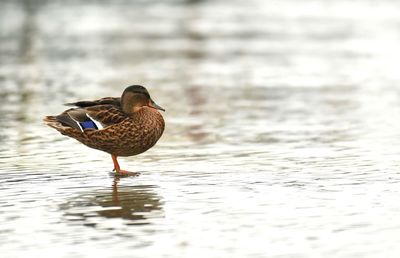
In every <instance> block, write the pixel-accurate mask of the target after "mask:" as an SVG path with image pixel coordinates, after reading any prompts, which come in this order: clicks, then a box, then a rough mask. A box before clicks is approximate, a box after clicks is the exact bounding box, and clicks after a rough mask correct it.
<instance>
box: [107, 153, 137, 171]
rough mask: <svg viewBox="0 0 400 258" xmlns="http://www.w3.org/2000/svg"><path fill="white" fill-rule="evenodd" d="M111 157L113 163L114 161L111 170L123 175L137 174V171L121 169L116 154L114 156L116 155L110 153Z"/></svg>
mask: <svg viewBox="0 0 400 258" xmlns="http://www.w3.org/2000/svg"><path fill="white" fill-rule="evenodd" d="M111 158H112V160H113V163H114V169H113V171H115V173H116V174H120V175H124V176H137V175H139V173H137V172H129V171H126V170H122V169H121V168H120V167H119V164H118V160H117V156H116V155H114V154H111Z"/></svg>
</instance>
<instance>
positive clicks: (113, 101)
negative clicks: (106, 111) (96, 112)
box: [65, 97, 121, 108]
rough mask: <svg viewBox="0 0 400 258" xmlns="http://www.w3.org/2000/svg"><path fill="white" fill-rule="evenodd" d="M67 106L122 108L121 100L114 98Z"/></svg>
mask: <svg viewBox="0 0 400 258" xmlns="http://www.w3.org/2000/svg"><path fill="white" fill-rule="evenodd" d="M65 105H67V106H76V107H81V108H85V107H93V106H98V105H111V106H115V107H121V98H112V97H106V98H101V99H97V100H83V101H77V102H71V103H66V104H65Z"/></svg>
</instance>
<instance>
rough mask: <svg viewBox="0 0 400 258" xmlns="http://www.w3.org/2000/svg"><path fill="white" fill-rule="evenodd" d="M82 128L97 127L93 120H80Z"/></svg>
mask: <svg viewBox="0 0 400 258" xmlns="http://www.w3.org/2000/svg"><path fill="white" fill-rule="evenodd" d="M79 124H80V125H81V126H82V128H83V129H88V128H94V129H98V128H97V126H96V124H95V123H94V122H93V121H90V120H89V121H85V122H80V123H79Z"/></svg>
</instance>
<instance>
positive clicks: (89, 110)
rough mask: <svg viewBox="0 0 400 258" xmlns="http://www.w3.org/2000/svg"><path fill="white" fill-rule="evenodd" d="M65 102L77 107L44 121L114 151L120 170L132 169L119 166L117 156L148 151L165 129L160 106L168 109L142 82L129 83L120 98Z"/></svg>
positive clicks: (115, 164) (117, 170)
mask: <svg viewBox="0 0 400 258" xmlns="http://www.w3.org/2000/svg"><path fill="white" fill-rule="evenodd" d="M66 105H70V106H75V108H70V109H67V110H65V111H64V112H63V113H61V114H60V115H57V116H46V117H45V118H44V119H43V121H44V122H45V124H47V125H48V126H50V127H53V128H55V129H56V130H57V131H59V132H60V133H61V134H63V135H66V136H69V137H71V138H74V139H76V140H78V141H80V142H81V143H83V144H85V145H86V146H89V147H90V148H94V149H98V150H102V151H105V152H107V153H109V154H111V157H112V160H113V163H114V171H116V173H117V174H122V175H128V174H130V173H131V172H129V171H126V170H122V169H121V168H120V166H119V164H118V160H117V157H118V156H124V157H126V156H134V155H138V154H140V153H143V152H145V151H147V150H148V149H150V148H151V147H153V146H154V145H155V144H156V142H157V141H158V139H160V137H161V135H162V134H163V132H164V126H165V123H164V119H163V117H162V115H161V114H160V113H159V112H158V110H162V111H165V110H164V109H163V108H162V107H160V106H159V105H157V104H156V103H155V102H154V101H153V100H152V99H151V97H150V94H149V92H148V91H147V90H146V88H145V87H143V86H140V85H132V86H129V87H127V88H126V89H125V90H124V92H123V93H122V96H121V97H120V98H113V97H105V98H101V99H98V100H94V101H78V102H73V103H68V104H66Z"/></svg>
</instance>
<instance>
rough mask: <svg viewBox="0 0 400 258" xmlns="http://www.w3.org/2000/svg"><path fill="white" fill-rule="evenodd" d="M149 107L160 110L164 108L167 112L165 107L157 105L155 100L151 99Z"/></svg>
mask: <svg viewBox="0 0 400 258" xmlns="http://www.w3.org/2000/svg"><path fill="white" fill-rule="evenodd" d="M149 107H152V108H155V109H158V110H162V111H164V112H165V109H163V108H162V107H160V106H159V105H157V104H156V103H155V102H154V100H152V99H150V103H149Z"/></svg>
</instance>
